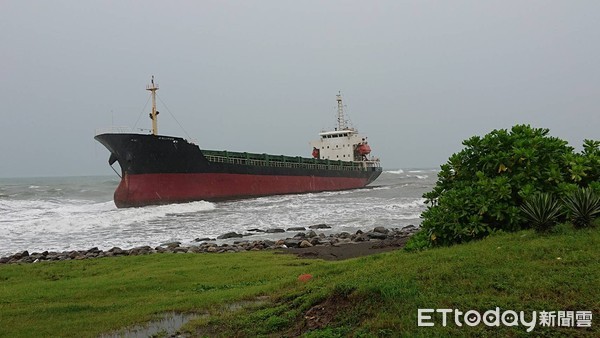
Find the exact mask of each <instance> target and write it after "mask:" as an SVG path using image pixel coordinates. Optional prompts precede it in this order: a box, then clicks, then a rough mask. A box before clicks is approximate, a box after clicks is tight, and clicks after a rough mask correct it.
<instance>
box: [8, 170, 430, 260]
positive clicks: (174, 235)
mask: <svg viewBox="0 0 600 338" xmlns="http://www.w3.org/2000/svg"><path fill="white" fill-rule="evenodd" d="M436 177H437V171H436V170H431V169H405V170H388V171H384V172H383V173H382V174H381V176H380V177H379V178H378V179H377V180H376V181H375V182H373V183H371V185H370V186H369V187H367V188H363V189H354V190H347V191H337V192H322V193H309V194H296V195H280V196H268V197H260V198H251V199H243V200H236V201H227V202H217V203H211V202H206V201H198V202H191V203H183V204H170V205H159V206H147V207H142V208H128V209H117V208H116V207H115V205H114V203H113V201H112V195H113V192H114V190H115V188H116V187H117V185H118V183H119V178H118V177H117V176H114V177H61V178H13V179H6V178H5V179H0V256H7V255H10V254H14V253H16V252H20V251H24V250H28V251H29V252H30V253H31V252H42V251H46V250H47V251H70V250H87V249H90V248H92V247H98V248H99V249H101V250H108V249H110V248H112V247H115V246H117V247H120V248H122V249H128V248H133V247H136V246H142V245H149V246H152V247H155V246H158V245H160V244H163V243H167V242H174V241H177V242H181V243H182V245H192V244H194V243H196V242H195V239H197V238H216V237H217V236H219V235H221V234H224V233H226V232H231V231H235V232H238V233H248V234H249V232H248V230H250V229H262V230H267V229H274V228H279V229H287V228H290V227H306V228H308V227H309V226H311V225H314V224H321V223H325V224H327V225H329V226H331V229H327V230H319V231H323V232H325V233H326V234H328V233H334V232H335V233H339V232H342V231H347V232H356V231H357V230H363V231H368V230H371V229H373V228H374V227H377V226H383V227H388V228H393V227H398V228H401V227H404V226H407V225H410V224H413V225H419V223H420V220H419V216H420V214H421V212H422V211H423V210H425V208H426V205H425V204H424V199H423V198H422V195H423V193H425V192H427V191H430V190H431V189H432V188H433V186H434V184H435V181H436ZM295 233H296V232H287V233H270V234H265V233H255V234H254V235H253V236H248V237H245V238H244V239H247V240H259V239H279V238H285V237H292V236H293V235H294V234H295ZM217 243H219V241H217Z"/></svg>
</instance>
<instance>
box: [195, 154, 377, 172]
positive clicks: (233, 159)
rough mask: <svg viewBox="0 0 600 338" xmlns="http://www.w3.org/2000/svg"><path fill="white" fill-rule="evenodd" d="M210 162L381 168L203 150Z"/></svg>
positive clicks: (358, 163) (369, 164) (366, 163)
mask: <svg viewBox="0 0 600 338" xmlns="http://www.w3.org/2000/svg"><path fill="white" fill-rule="evenodd" d="M202 152H203V154H204V157H206V159H207V160H208V161H210V162H215V163H228V164H238V165H251V166H261V167H278V168H301V169H322V170H345V171H367V170H373V169H375V168H380V166H379V161H355V162H350V161H331V160H320V159H315V158H304V157H291V156H284V155H279V156H274V155H267V154H252V153H236V152H228V151H211V150H203V151H202Z"/></svg>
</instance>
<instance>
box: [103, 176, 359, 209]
mask: <svg viewBox="0 0 600 338" xmlns="http://www.w3.org/2000/svg"><path fill="white" fill-rule="evenodd" d="M367 183H368V179H367V178H348V177H315V176H273V175H240V174H215V173H198V174H140V175H125V176H124V177H123V179H122V180H121V183H120V184H119V186H118V187H117V190H116V191H115V204H116V205H117V207H119V208H124V207H136V206H144V205H151V204H167V203H178V202H179V203H181V202H190V201H198V200H206V201H215V200H225V199H235V198H243V197H255V196H267V195H282V194H296V193H307V192H318V191H330V190H346V189H355V188H362V187H364V186H365V185H366V184H367Z"/></svg>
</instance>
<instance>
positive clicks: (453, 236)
mask: <svg viewBox="0 0 600 338" xmlns="http://www.w3.org/2000/svg"><path fill="white" fill-rule="evenodd" d="M548 133H549V130H548V129H541V128H531V127H530V126H527V125H517V126H514V127H512V128H511V130H505V129H502V130H494V131H492V132H491V133H489V134H487V135H485V136H483V137H479V136H474V137H471V138H470V139H468V140H465V141H464V142H463V145H464V146H465V148H464V149H463V150H462V151H460V152H459V153H456V154H453V155H452V156H450V158H449V159H448V162H447V163H446V164H444V165H442V166H441V170H440V172H439V173H438V181H437V183H436V185H435V187H434V188H433V190H432V191H431V192H428V193H426V194H424V195H423V197H424V198H425V199H426V203H427V204H428V208H427V210H425V211H424V212H423V213H422V215H421V218H422V219H423V222H422V224H421V228H422V231H424V232H425V233H427V234H429V238H428V240H429V241H430V245H433V246H435V245H450V244H455V243H461V242H466V241H470V240H473V239H478V238H483V237H486V236H488V235H489V234H491V233H493V232H496V231H516V230H520V229H521V228H528V227H530V226H531V225H530V224H528V223H527V222H525V218H524V217H523V214H522V213H521V210H520V206H521V205H522V204H523V201H524V200H525V199H528V198H530V197H532V196H534V195H535V194H537V193H539V192H547V193H561V192H562V190H564V189H567V188H569V187H570V184H572V183H573V180H571V176H572V175H571V173H570V172H569V170H568V168H569V162H568V161H569V156H572V155H573V148H572V147H570V146H568V145H567V142H566V141H563V140H561V139H558V138H555V137H551V136H548ZM574 161H581V160H574ZM585 167H586V168H587V166H585ZM586 168H579V169H577V168H576V169H577V170H579V172H578V174H579V175H584V174H585V169H586ZM417 238H420V237H417Z"/></svg>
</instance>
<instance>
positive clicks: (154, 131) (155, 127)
mask: <svg viewBox="0 0 600 338" xmlns="http://www.w3.org/2000/svg"><path fill="white" fill-rule="evenodd" d="M146 90H149V91H150V92H151V93H152V94H151V95H152V112H151V113H150V119H151V120H152V135H158V121H157V117H158V116H157V115H158V112H157V111H156V91H157V90H158V85H155V84H154V75H152V82H151V84H149V85H147V86H146Z"/></svg>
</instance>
